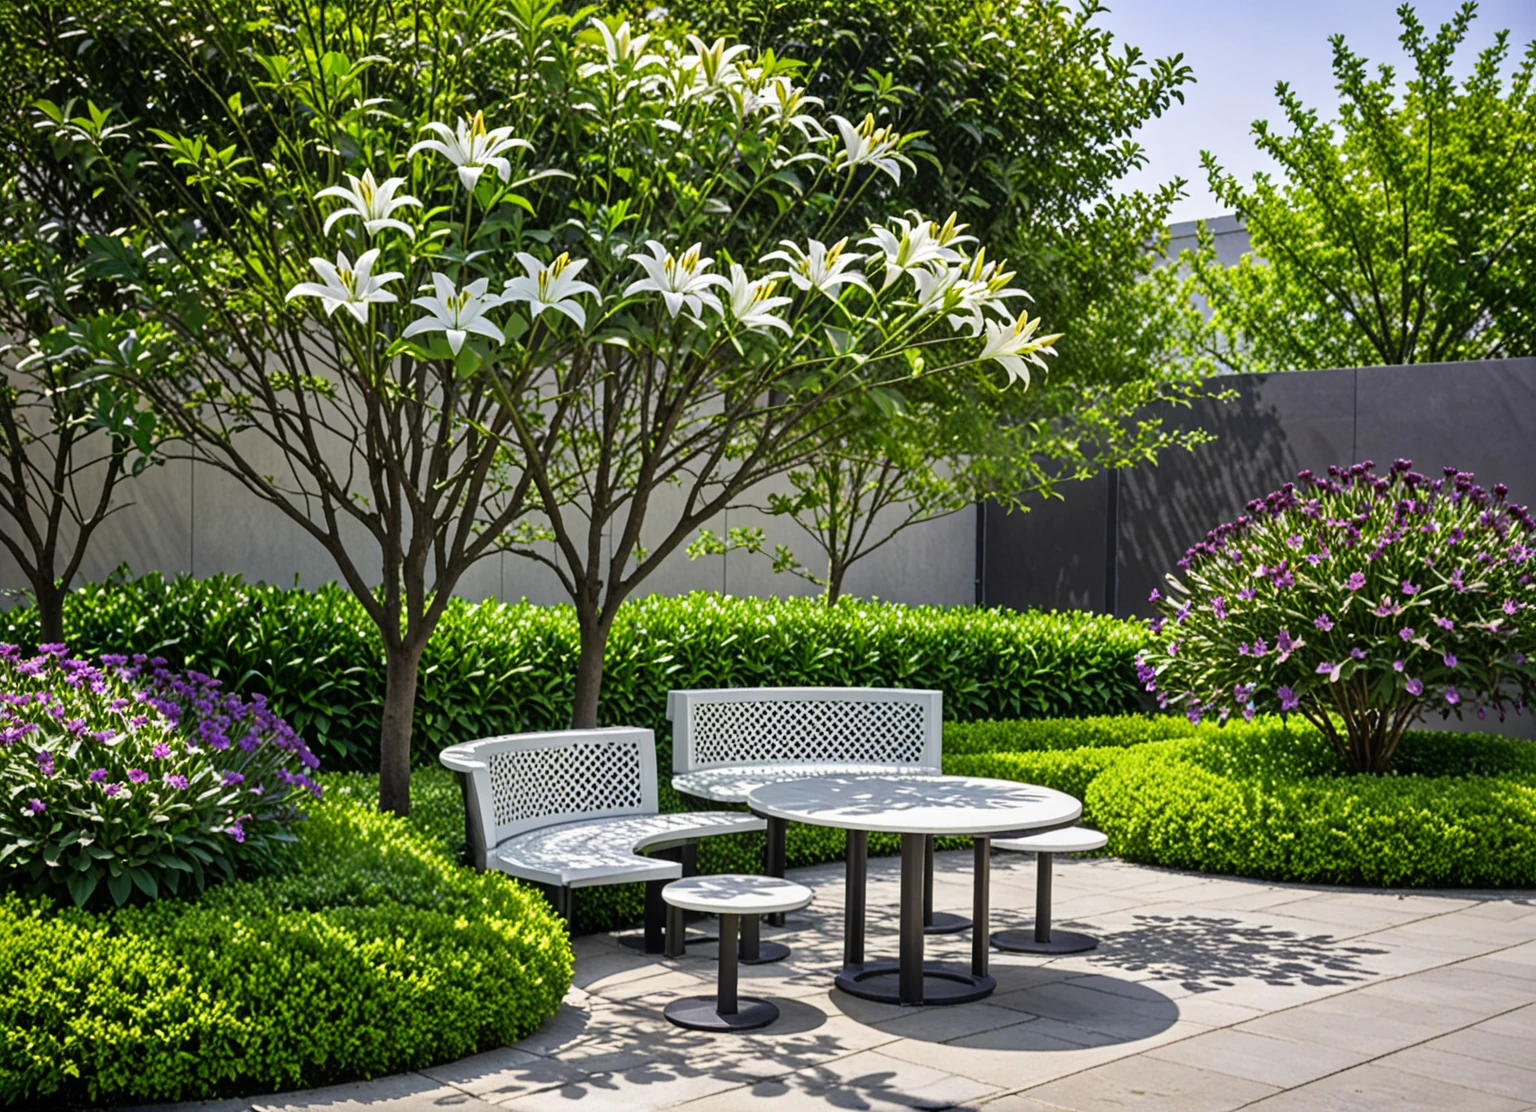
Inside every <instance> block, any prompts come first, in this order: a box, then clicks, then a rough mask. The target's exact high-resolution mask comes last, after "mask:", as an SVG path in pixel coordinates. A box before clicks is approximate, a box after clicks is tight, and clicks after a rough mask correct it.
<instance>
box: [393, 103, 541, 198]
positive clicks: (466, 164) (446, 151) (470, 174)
mask: <svg viewBox="0 0 1536 1112" xmlns="http://www.w3.org/2000/svg"><path fill="white" fill-rule="evenodd" d="M422 130H424V131H435V132H437V133H438V134H439V135H441V136H442V138H441V139H423V140H422V141H421V142H419V143H417V144H416V145H415V146H414V147H412V148H411V149H410V150H408V151H406V152H405V154H406V157H407V158H414V157H415V156H416V153H417V152H418V151H436V152H437V153H438V154H440V155H442V156H443V157H444V158H446V159H447V160H448V161H449V162H451V163H453V164H454V165H455V166H457V167H458V168H459V183H460V184H461V185H463V186H464V188H465V189H467V190H468V191H470V192H471V193H473V192H474V189H475V186H476V184H478V183H479V181H480V175H481V174H482V173H484V172H485V171H486V170H487V169H492V170H495V171H496V175H497V176H498V177H499V178H501V180H502V181H508V180H509V179H510V178H511V177H512V164H511V163H510V162H508V161H507V160H506V159H505V158H503V157H502V155H503V152H505V151H511V150H516V149H517V148H519V147H522V148H524V149H527V150H531V149H532V148H533V144H532V143H530V142H528V140H526V139H514V138H512V129H511V128H510V127H497V128H492V129H491V130H490V131H487V130H486V129H485V113H483V112H476V113H475V114H474V115H473V116H465V117H464V118H463V119H462V120H460V121H459V123H458V127H457V129H456V130H455V129H451V128H449V126H448V125H447V124H442V123H438V122H437V121H435V120H434V121H433V122H432V123H429V124H425V125H423V129H422Z"/></svg>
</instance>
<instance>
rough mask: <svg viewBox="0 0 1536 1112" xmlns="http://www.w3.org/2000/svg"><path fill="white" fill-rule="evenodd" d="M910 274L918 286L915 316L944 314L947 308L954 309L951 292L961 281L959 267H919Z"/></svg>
mask: <svg viewBox="0 0 1536 1112" xmlns="http://www.w3.org/2000/svg"><path fill="white" fill-rule="evenodd" d="M908 273H910V274H911V275H912V282H913V284H915V285H916V286H917V292H916V302H915V308H914V312H913V315H914V316H919V317H921V316H926V315H927V314H928V313H942V312H943V311H944V310H945V309H946V308H953V306H954V301H955V299H954V298H952V297H951V296H950V291H951V290H953V289H954V288H955V283H956V282H958V281H960V274H961V270H960V268H959V267H957V266H935V267H919V268H918V269H917V270H913V271H909V272H908Z"/></svg>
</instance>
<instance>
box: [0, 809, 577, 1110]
mask: <svg viewBox="0 0 1536 1112" xmlns="http://www.w3.org/2000/svg"><path fill="white" fill-rule="evenodd" d="M288 853H289V854H290V860H289V861H288V862H287V864H288V866H289V869H288V871H287V872H285V873H284V874H282V875H272V876H267V877H263V878H260V879H258V880H254V881H235V882H232V883H228V884H223V885H219V886H216V887H214V888H210V889H209V890H208V891H206V892H205V893H203V894H202V895H201V896H200V897H199V898H197V899H195V900H192V899H187V900H180V899H163V900H160V901H157V902H156V903H153V904H151V905H149V906H147V907H142V908H139V907H128V908H120V909H115V910H111V911H108V912H105V913H102V914H95V913H92V912H90V911H87V910H83V909H78V908H72V907H68V908H61V907H59V906H58V905H57V904H55V903H53V902H52V901H50V900H48V899H46V898H27V897H23V896H21V895H19V894H15V893H12V894H10V895H7V896H6V897H5V898H4V899H3V900H0V1101H5V1102H10V1103H14V1102H19V1101H29V1102H37V1103H40V1104H46V1105H49V1106H58V1105H62V1104H68V1103H90V1104H111V1103H123V1102H139V1101H152V1100H177V1099H194V1098H197V1099H201V1098H211V1097H217V1096H221V1095H229V1094H235V1093H240V1094H247V1093H256V1092H263V1091H265V1092H272V1091H276V1090H280V1089H289V1088H299V1087H310V1086H315V1085H323V1084H328V1083H333V1082H338V1081H343V1080H347V1079H350V1078H358V1077H371V1076H376V1075H379V1074H387V1073H392V1072H398V1071H401V1070H409V1069H418V1068H422V1067H425V1066H429V1065H432V1064H435V1063H439V1062H444V1061H450V1060H453V1059H455V1058H459V1057H462V1056H464V1055H466V1054H472V1053H475V1052H477V1051H481V1050H485V1049H489V1048H491V1047H494V1046H501V1045H505V1044H507V1043H509V1042H513V1041H515V1040H516V1039H518V1038H521V1037H522V1036H524V1035H527V1034H528V1033H529V1032H531V1031H532V1030H534V1029H535V1028H536V1027H537V1026H538V1025H539V1024H540V1023H541V1022H542V1021H543V1020H544V1018H545V1017H547V1016H549V1015H550V1014H552V1013H553V1012H554V1011H555V1009H556V1008H557V1007H558V1006H559V1003H560V1000H561V998H562V996H564V994H565V992H566V990H567V989H568V988H569V985H570V979H571V971H572V956H571V948H570V943H569V940H568V939H567V937H566V932H565V927H564V924H563V923H562V922H561V921H560V920H559V919H558V918H557V917H556V916H555V915H554V913H553V912H552V911H551V910H550V908H549V905H548V903H547V902H546V901H545V900H544V899H543V897H542V896H540V895H539V894H537V893H535V892H533V891H531V890H530V889H527V888H524V887H522V886H519V885H517V884H515V883H513V882H511V881H509V880H508V879H507V878H506V877H503V876H498V875H490V874H488V875H479V874H476V873H474V872H473V871H471V870H469V869H466V868H464V867H462V866H461V865H459V864H457V863H456V862H455V861H454V860H453V859H451V858H450V857H449V856H448V855H446V854H444V853H443V852H442V850H441V849H440V848H439V846H438V845H437V844H435V843H434V841H433V840H432V839H431V838H430V837H425V836H423V835H422V834H421V833H418V832H416V831H413V830H411V829H410V827H409V826H408V825H407V824H406V822H405V821H404V820H401V819H397V818H394V817H393V816H389V815H383V814H379V813H377V812H376V811H374V810H373V804H372V797H371V794H369V793H365V792H355V791H353V790H351V787H350V785H347V784H345V783H343V784H339V785H336V786H332V785H330V784H328V785H327V791H326V799H325V802H323V803H321V804H319V805H318V806H317V807H316V808H315V810H314V812H313V814H312V815H311V818H310V821H309V822H307V823H306V824H304V827H303V829H302V833H301V836H300V838H299V841H298V842H297V843H296V844H295V845H294V846H293V847H291V849H290V850H289V851H288Z"/></svg>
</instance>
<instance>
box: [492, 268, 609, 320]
mask: <svg viewBox="0 0 1536 1112" xmlns="http://www.w3.org/2000/svg"><path fill="white" fill-rule="evenodd" d="M517 261H518V262H520V263H522V264H523V269H524V270H526V271H527V272H528V274H527V276H526V277H524V278H511V279H508V281H507V286H506V291H505V292H504V293H503V294H502V295H501V300H502V303H503V304H506V303H508V302H513V301H523V302H527V304H528V308H529V310H530V312H531V314H532V315H533V317H534V318H537V317H538V315H539V314H540V313H542V312H543V311H544V310H545V309H553V310H554V311H555V312H557V313H564V314H565V315H566V316H568V317H570V318H571V319H572V320H573V321H575V322H576V324H577V326H578V327H580V328H585V327H586V326H587V311H586V310H585V309H583V308H582V307H581V305H580V303H579V302H577V301H576V297H577V295H579V294H584V293H589V294H591V295H593V296H594V297H596V298H597V300H598V302H599V304H601V302H602V300H603V295H602V294H601V293H600V292H599V291H598V288H597V287H596V286H594V285H592V284H591V283H590V282H581V281H578V280H577V278H576V275H578V274H580V273H581V271H582V269H583V268H584V267H585V266H586V265H587V260H586V259H577V260H576V261H575V262H572V261H571V256H570V255H568V254H565V253H562V254H561V255H560V257H559V258H558V259H556V260H555V261H554V262H552V263H550V264H549V265H548V266H545V265H544V264H543V263H541V262H540V261H539V260H538V259H536V258H535V257H534V256H532V255H530V254H528V253H527V252H526V251H519V252H518V253H517Z"/></svg>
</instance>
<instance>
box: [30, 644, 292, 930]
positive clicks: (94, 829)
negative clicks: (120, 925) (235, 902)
mask: <svg viewBox="0 0 1536 1112" xmlns="http://www.w3.org/2000/svg"><path fill="white" fill-rule="evenodd" d="M47 649H48V651H46V652H43V653H40V654H39V655H38V656H36V657H33V658H30V659H23V658H22V656H21V655H20V653H19V652H18V651H17V648H16V646H14V645H8V644H7V645H0V782H3V783H4V785H5V789H4V805H3V809H0V847H3V848H0V862H3V863H4V865H5V869H4V874H3V875H4V876H5V877H6V879H8V880H10V881H12V882H18V881H20V880H21V878H22V877H25V878H26V880H27V887H28V888H29V889H30V890H31V891H32V892H33V893H36V894H44V893H46V894H48V895H51V896H53V897H55V898H57V899H61V900H70V901H72V902H73V903H76V904H87V903H90V902H91V901H92V900H93V898H94V900H95V902H96V904H98V905H105V904H108V903H113V904H117V905H119V906H121V905H122V904H124V903H126V902H127V901H128V900H129V898H130V897H133V896H138V897H139V898H147V899H151V900H153V899H157V898H159V897H160V896H162V895H174V894H175V893H177V892H178V891H180V890H181V886H182V883H183V882H184V881H185V882H186V883H187V884H188V886H189V887H193V888H196V889H197V890H201V889H202V888H203V887H204V885H206V884H207V883H208V882H209V881H210V880H214V879H221V878H222V879H229V878H232V877H233V876H234V875H235V872H236V869H237V868H253V867H254V868H261V867H270V866H271V865H272V863H273V860H274V856H275V854H276V851H277V850H278V848H279V846H280V845H281V843H283V842H286V841H291V840H292V837H293V835H292V834H291V833H289V829H288V828H289V827H290V825H291V824H293V823H294V822H296V821H298V820H301V819H303V817H304V812H303V810H302V809H301V807H302V806H303V804H304V803H305V802H307V797H306V790H308V791H312V792H314V793H315V794H317V795H318V793H319V789H318V787H316V786H315V784H314V781H312V780H311V779H310V778H309V775H308V770H310V769H313V768H315V767H316V765H317V763H318V762H317V761H316V760H315V757H314V754H313V753H311V752H310V751H309V749H308V748H306V747H305V745H304V743H303V742H302V741H300V740H299V738H298V736H297V735H295V734H294V732H293V730H292V728H291V727H289V725H288V724H287V723H286V722H284V721H282V719H281V718H279V717H277V716H275V715H273V714H272V712H271V711H270V710H268V709H267V707H266V705H265V702H264V700H263V699H262V697H261V696H259V695H258V696H257V697H256V698H254V699H253V700H252V701H251V702H246V701H245V700H243V699H240V698H239V697H237V696H226V695H225V694H224V693H223V692H222V691H221V690H220V689H219V688H220V685H219V683H218V681H216V680H211V679H209V678H208V677H206V676H202V675H193V676H185V677H184V676H180V675H174V674H172V673H170V672H168V671H167V670H166V669H164V668H158V667H141V666H139V665H138V664H129V662H128V660H127V659H126V658H124V657H117V658H115V660H113V661H112V662H111V663H110V664H109V663H106V662H103V663H102V665H101V666H100V667H97V666H95V665H93V664H91V663H89V662H88V661H85V660H79V659H74V658H71V657H70V656H69V655H68V653H67V651H66V649H65V648H64V646H63V645H49V646H47Z"/></svg>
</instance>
